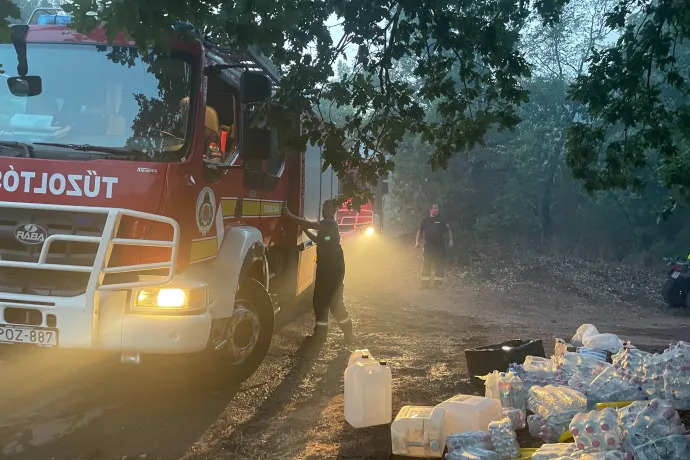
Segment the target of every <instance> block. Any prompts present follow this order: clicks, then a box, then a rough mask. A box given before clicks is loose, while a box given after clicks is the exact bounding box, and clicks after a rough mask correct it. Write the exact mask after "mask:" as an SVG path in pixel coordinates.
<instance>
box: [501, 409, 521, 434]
mask: <svg viewBox="0 0 690 460" xmlns="http://www.w3.org/2000/svg"><path fill="white" fill-rule="evenodd" d="M503 415H504V416H505V417H508V418H509V419H510V421H511V423H512V424H513V429H514V430H521V429H523V428H524V427H525V426H526V425H527V417H526V414H525V411H524V410H523V409H503Z"/></svg>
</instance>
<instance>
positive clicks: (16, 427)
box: [0, 240, 690, 460]
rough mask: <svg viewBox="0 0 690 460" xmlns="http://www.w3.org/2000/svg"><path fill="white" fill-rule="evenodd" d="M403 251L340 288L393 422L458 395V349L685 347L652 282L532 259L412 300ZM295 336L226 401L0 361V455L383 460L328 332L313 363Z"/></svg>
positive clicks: (223, 394)
mask: <svg viewBox="0 0 690 460" xmlns="http://www.w3.org/2000/svg"><path fill="white" fill-rule="evenodd" d="M409 247H410V246H409V244H407V242H405V244H403V243H401V242H400V241H397V240H396V241H387V242H386V243H382V244H379V245H376V247H375V250H374V251H371V252H369V253H368V255H367V257H366V258H363V259H357V262H356V263H355V262H354V261H352V263H350V264H349V265H348V277H347V285H346V297H347V300H348V304H349V308H350V310H351V312H352V314H353V316H354V318H355V320H356V323H355V325H356V331H357V333H358V340H357V343H356V344H355V345H357V346H362V347H368V348H369V349H370V350H371V351H372V353H374V355H375V356H377V357H381V358H385V359H387V360H388V362H389V363H390V366H391V367H392V370H393V374H394V411H397V410H398V409H399V408H400V407H401V406H402V405H405V404H420V405H427V404H435V403H436V402H438V401H439V400H441V399H443V398H446V397H448V396H451V395H452V394H454V393H457V392H468V391H471V388H470V386H469V384H468V380H467V375H466V372H465V362H464V354H463V351H464V350H465V349H466V348H469V347H473V346H479V345H484V344H488V343H496V342H497V341H502V340H506V339H510V338H517V337H529V338H542V339H544V340H545V343H546V344H547V345H549V344H550V343H551V341H552V340H553V336H554V335H556V336H562V337H566V338H569V337H570V336H571V335H572V333H573V331H574V330H575V329H576V328H577V326H579V325H580V324H581V323H583V322H589V323H593V324H595V325H597V327H599V329H600V330H602V331H606V332H615V333H619V334H621V335H622V336H624V337H625V338H629V339H631V340H633V342H634V343H636V344H639V345H653V346H663V345H667V344H668V343H669V342H671V341H677V340H680V339H683V338H685V339H686V340H687V339H688V338H689V337H690V315H689V314H687V313H682V312H681V313H671V312H669V311H666V310H665V309H664V308H663V306H661V305H660V304H659V303H658V301H656V300H655V298H656V297H657V294H656V291H653V292H651V291H650V288H649V283H654V282H656V281H655V280H654V279H653V277H651V278H649V279H647V278H645V276H644V275H639V276H638V275H635V276H631V275H630V274H625V273H623V274H619V273H617V272H613V273H612V272H602V271H601V270H600V269H599V268H597V267H589V266H586V267H584V268H583V267H582V266H577V267H573V266H572V265H567V264H565V265H557V266H555V267H554V266H552V265H551V264H550V262H549V261H548V260H546V259H535V260H533V261H531V262H530V263H529V264H520V265H518V264H516V263H515V264H513V263H507V264H498V265H495V266H496V267H498V268H493V267H488V268H487V267H485V266H477V265H476V264H473V265H469V266H468V267H467V268H460V269H455V270H454V271H453V272H452V273H451V277H450V278H451V283H450V284H451V285H450V286H449V287H448V288H447V289H445V290H442V291H434V292H424V291H419V290H418V289H417V288H416V270H417V267H418V261H417V257H418V256H419V255H418V254H417V253H415V252H414V251H413V250H411V249H409ZM350 252H352V249H351V250H350ZM480 265H481V264H480ZM583 271H587V273H588V275H587V276H584V275H582V272H583ZM631 279H632V281H631ZM310 325H311V318H310V317H308V316H305V317H302V318H300V319H299V320H297V321H296V322H294V323H292V324H290V325H289V326H288V327H286V328H284V329H283V330H282V331H281V332H280V334H279V335H278V336H277V337H276V338H275V340H274V342H273V345H272V348H271V351H270V355H269V357H268V359H267V360H266V362H265V364H264V365H263V366H262V367H261V368H260V370H259V371H258V372H257V374H255V375H254V376H253V377H252V378H251V379H250V380H249V381H248V382H245V383H244V384H243V385H242V387H240V388H237V387H234V386H232V385H227V386H226V387H224V388H217V387H216V388H209V387H208V386H206V385H200V384H199V383H198V379H195V376H194V375H189V371H188V369H186V368H184V367H173V368H170V367H168V368H164V369H161V368H155V369H128V370H124V371H123V369H122V368H121V367H119V365H118V364H115V363H112V362H110V361H109V360H108V359H106V357H102V356H98V357H84V356H83V355H82V356H61V357H56V356H55V355H54V353H53V354H51V353H46V352H43V353H41V352H40V351H41V350H38V351H36V352H34V353H30V354H27V353H17V352H16V350H11V349H10V350H7V349H5V350H1V351H0V376H1V378H0V457H2V458H7V459H12V460H44V459H46V460H48V459H55V460H82V459H90V460H101V459H117V460H121V459H122V458H124V457H125V456H126V457H127V458H128V459H136V458H146V459H148V460H151V459H162V460H168V459H170V460H173V459H174V460H178V459H180V458H181V457H185V460H212V459H225V458H227V459H231V458H232V459H234V458H237V459H254V458H256V459H258V458H262V459H266V458H275V459H288V458H298V459H302V458H314V459H316V458H347V459H358V458H362V459H387V458H388V457H389V455H390V434H389V429H388V427H381V428H376V429H368V430H354V429H352V428H350V427H349V426H347V425H346V424H345V422H344V421H343V418H342V372H343V370H344V367H345V363H346V361H347V357H348V356H349V350H348V349H346V348H345V347H344V346H342V344H341V340H340V335H339V334H338V333H337V332H336V331H333V332H332V333H331V336H330V337H329V342H328V343H327V345H326V346H325V347H324V349H322V350H321V351H320V352H319V353H313V352H306V351H305V350H301V349H300V346H301V343H302V338H303V337H304V335H305V334H306V332H307V331H308V330H309V327H310ZM353 348H354V347H353Z"/></svg>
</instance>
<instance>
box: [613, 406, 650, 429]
mask: <svg viewBox="0 0 690 460" xmlns="http://www.w3.org/2000/svg"><path fill="white" fill-rule="evenodd" d="M647 404H649V401H633V402H632V403H631V404H630V405H628V406H624V407H621V408H620V409H618V420H619V421H620V425H621V430H622V431H623V438H625V437H627V436H628V432H629V431H630V428H632V426H633V423H635V419H636V418H637V414H639V413H640V412H641V411H642V410H643V409H644V408H645V407H647Z"/></svg>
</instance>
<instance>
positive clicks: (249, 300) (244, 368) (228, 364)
mask: <svg viewBox="0 0 690 460" xmlns="http://www.w3.org/2000/svg"><path fill="white" fill-rule="evenodd" d="M273 322H274V317H273V305H272V303H271V297H270V296H269V295H268V292H266V289H265V288H264V287H263V286H262V285H261V283H259V282H258V281H256V280H254V279H251V278H245V279H244V280H243V281H242V283H241V284H240V288H239V290H238V292H237V296H236V299H235V312H234V313H233V315H232V316H231V317H230V318H228V321H227V323H226V325H225V332H224V336H223V340H222V341H221V342H220V344H219V345H218V346H217V347H216V348H215V349H214V350H212V351H211V353H213V355H214V361H215V362H216V363H217V364H218V365H219V368H220V370H221V375H222V376H223V378H224V380H225V379H226V378H227V379H228V380H229V381H231V382H235V383H237V382H242V381H244V380H247V379H248V378H249V377H251V376H252V374H254V372H256V370H257V369H258V368H259V366H260V365H261V363H262V362H263V360H264V358H265V357H266V354H267V353H268V349H269V347H270V346H271V338H272V337H273Z"/></svg>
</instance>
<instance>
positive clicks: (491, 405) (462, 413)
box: [436, 395, 503, 442]
mask: <svg viewBox="0 0 690 460" xmlns="http://www.w3.org/2000/svg"><path fill="white" fill-rule="evenodd" d="M436 407H440V408H443V409H444V410H445V412H446V416H445V419H444V427H445V432H446V433H447V434H451V433H465V432H468V431H488V429H489V423H491V422H493V421H495V420H500V419H502V418H503V409H502V408H501V403H500V401H498V400H496V399H491V398H483V397H481V396H471V395H456V396H453V397H452V398H450V399H447V400H446V401H443V402H442V403H441V404H439V405H438V406H436ZM444 442H445V440H444Z"/></svg>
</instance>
